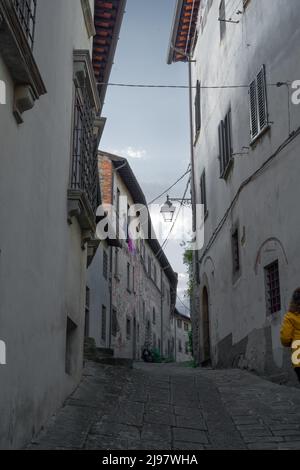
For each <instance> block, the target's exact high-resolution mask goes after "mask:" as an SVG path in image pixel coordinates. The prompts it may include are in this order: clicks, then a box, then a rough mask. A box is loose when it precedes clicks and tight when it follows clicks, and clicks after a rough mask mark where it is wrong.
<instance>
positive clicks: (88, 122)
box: [70, 86, 99, 214]
mask: <svg viewBox="0 0 300 470" xmlns="http://www.w3.org/2000/svg"><path fill="white" fill-rule="evenodd" d="M93 131H94V111H93V107H92V105H91V103H90V98H89V94H88V91H87V89H86V87H82V88H81V87H78V86H77V87H76V88H75V109H74V131H73V159H72V169H71V183H70V184H71V189H75V190H80V191H83V192H84V193H85V194H86V197H87V199H88V201H89V203H90V205H91V208H92V210H93V212H94V214H96V210H97V206H98V199H99V198H98V185H99V176H98V161H97V148H96V142H95V138H94V133H93Z"/></svg>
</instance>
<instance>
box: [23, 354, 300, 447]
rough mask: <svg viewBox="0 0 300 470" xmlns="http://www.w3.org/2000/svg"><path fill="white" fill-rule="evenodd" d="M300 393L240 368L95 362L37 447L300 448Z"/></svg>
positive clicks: (35, 443) (44, 432)
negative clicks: (196, 367) (198, 367)
mask: <svg viewBox="0 0 300 470" xmlns="http://www.w3.org/2000/svg"><path fill="white" fill-rule="evenodd" d="M299 423H300V393H299V390H298V389H296V388H293V387H286V386H280V385H277V384H274V383H271V382H269V381H267V380H264V379H262V378H259V377H257V376H255V375H252V374H250V373H248V372H244V371H241V370H237V369H233V370H209V369H192V368H188V367H186V366H184V365H178V364H155V365H154V364H151V365H149V364H135V365H134V368H133V369H127V368H120V367H112V366H103V365H98V364H96V363H93V362H89V363H88V364H87V366H86V369H85V373H84V378H83V381H82V383H81V385H80V386H79V387H78V389H77V390H76V391H75V393H73V395H72V396H71V397H70V398H69V399H68V400H67V401H66V403H65V406H64V407H63V408H62V409H61V411H60V412H59V413H58V414H57V415H56V417H54V418H52V420H51V422H50V423H48V425H47V427H46V428H45V430H44V431H43V432H42V433H41V434H40V436H39V438H38V439H36V440H35V441H33V442H32V443H31V445H30V446H29V448H30V449H31V450H32V449H33V450H34V449H37V450H44V449H50V450H54V449H66V450H68V449H90V450H108V449H110V450H124V449H126V450H137V449H139V450H168V449H173V450H204V449H209V450H210V449H211V450H216V449H236V450H238V449H274V450H276V449H300V424H299Z"/></svg>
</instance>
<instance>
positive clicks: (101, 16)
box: [93, 0, 126, 105]
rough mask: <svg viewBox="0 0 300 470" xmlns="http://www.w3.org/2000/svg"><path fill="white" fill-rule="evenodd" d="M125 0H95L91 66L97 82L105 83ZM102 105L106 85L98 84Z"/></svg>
mask: <svg viewBox="0 0 300 470" xmlns="http://www.w3.org/2000/svg"><path fill="white" fill-rule="evenodd" d="M125 6H126V0H108V1H107V0H95V15H94V22H95V29H96V35H95V37H94V44H93V66H94V71H95V76H96V80H97V82H98V83H107V82H108V80H109V76H110V73H111V68H112V65H113V60H114V55H115V51H116V47H117V43H118V39H119V34H120V29H121V24H122V20H123V15H124V11H125ZM98 89H99V94H100V100H101V103H102V105H103V103H104V98H105V93H106V89H107V86H105V85H99V86H98Z"/></svg>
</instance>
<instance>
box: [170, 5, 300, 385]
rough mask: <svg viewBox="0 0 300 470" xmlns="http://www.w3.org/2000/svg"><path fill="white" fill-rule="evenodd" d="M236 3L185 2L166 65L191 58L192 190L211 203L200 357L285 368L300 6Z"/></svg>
mask: <svg viewBox="0 0 300 470" xmlns="http://www.w3.org/2000/svg"><path fill="white" fill-rule="evenodd" d="M240 3H241V5H238V6H236V7H235V6H234V5H233V2H231V1H230V0H221V1H219V0H206V1H204V0H202V1H200V0H195V1H185V0H182V1H178V2H177V8H176V13H175V20H174V24H173V30H172V40H171V44H170V50H169V62H170V63H171V62H176V61H187V60H188V59H192V60H193V62H191V63H190V67H191V71H192V85H193V111H194V112H193V144H194V149H193V152H194V155H193V164H194V195H195V201H196V202H197V203H198V204H203V205H204V207H205V228H204V230H205V243H204V247H203V249H202V250H201V251H200V252H199V253H196V256H197V258H195V259H196V267H197V269H196V275H197V276H196V277H198V278H197V279H196V281H197V285H196V287H195V298H194V306H193V323H194V340H195V341H194V342H195V345H196V348H195V355H196V358H197V360H198V362H199V363H206V362H209V361H211V362H212V364H213V365H216V366H225V367H231V366H239V367H243V368H247V369H249V370H254V371H256V372H258V373H261V374H267V375H274V376H277V375H278V376H281V377H282V374H285V377H286V378H288V376H289V375H290V376H291V377H293V371H292V367H291V365H290V354H289V352H288V351H286V350H284V349H283V348H282V346H281V344H280V338H279V330H280V324H281V321H282V318H283V315H284V313H285V312H286V310H287V309H288V305H289V300H290V296H291V294H292V292H293V290H294V289H295V288H296V287H298V284H299V282H298V280H297V279H298V278H299V256H298V239H299V234H300V225H299V217H298V209H297V203H296V201H298V200H299V184H298V173H299V170H300V166H299V165H300V163H299V158H298V144H299V138H300V137H299V134H300V130H299V126H300V107H299V105H295V104H293V102H292V100H291V97H292V93H293V89H292V87H291V83H292V82H293V81H294V80H297V79H298V78H299V76H300V65H299V60H298V49H299V45H300V30H299V21H300V9H299V2H298V1H297V0H290V1H289V2H286V1H284V0H274V1H272V2H269V1H260V0H247V1H244V2H240ZM185 14H186V16H184V15H185ZM187 17H188V18H189V19H190V24H191V28H190V29H189V31H185V32H184V19H186V18H187ZM184 54H185V55H184Z"/></svg>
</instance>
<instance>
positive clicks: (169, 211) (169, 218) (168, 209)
mask: <svg viewBox="0 0 300 470" xmlns="http://www.w3.org/2000/svg"><path fill="white" fill-rule="evenodd" d="M172 201H173V202H180V204H181V206H191V205H192V200H191V199H185V198H184V199H182V198H181V199H180V198H173V197H172V198H170V197H169V196H167V200H166V202H165V203H164V205H163V206H162V208H161V209H160V213H161V214H162V216H163V218H164V221H165V222H173V218H174V215H175V212H176V207H175V206H173V204H172Z"/></svg>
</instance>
